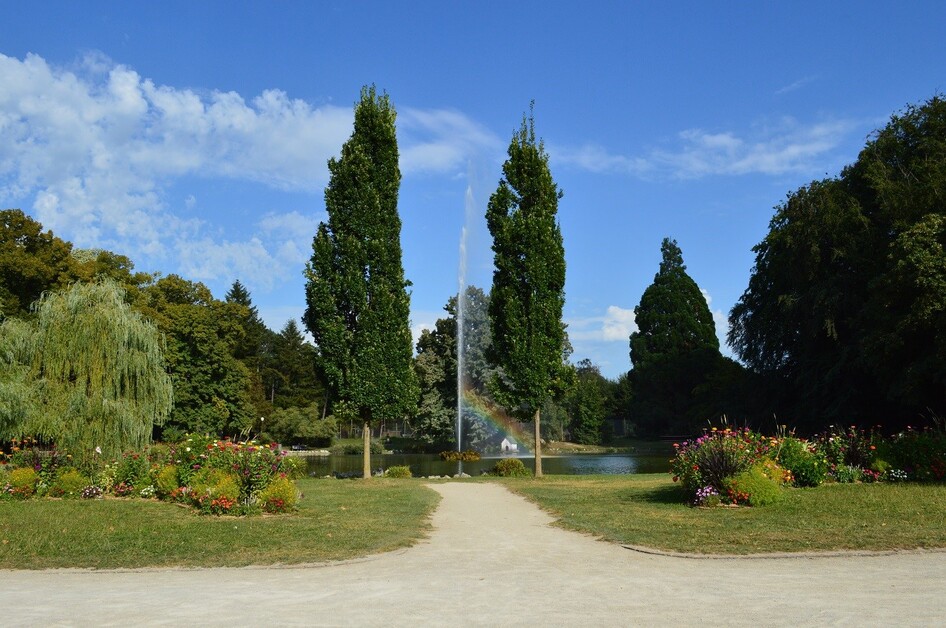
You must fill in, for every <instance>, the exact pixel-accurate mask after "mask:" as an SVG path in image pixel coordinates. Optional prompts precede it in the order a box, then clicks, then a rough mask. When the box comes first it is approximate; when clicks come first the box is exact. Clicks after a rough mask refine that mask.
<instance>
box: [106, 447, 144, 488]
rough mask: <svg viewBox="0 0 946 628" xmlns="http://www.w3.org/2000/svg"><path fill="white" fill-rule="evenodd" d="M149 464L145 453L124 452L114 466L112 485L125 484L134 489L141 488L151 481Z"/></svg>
mask: <svg viewBox="0 0 946 628" xmlns="http://www.w3.org/2000/svg"><path fill="white" fill-rule="evenodd" d="M150 466H151V465H150V464H149V462H148V457H147V456H146V455H143V454H140V453H137V452H128V453H126V454H124V455H123V456H122V457H121V458H120V459H119V460H118V462H117V464H116V466H115V473H114V476H113V479H112V482H113V485H118V484H125V485H127V486H129V487H131V488H132V490H134V489H138V490H140V489H142V488H144V487H145V486H148V485H149V484H150V483H151V478H150V476H149V473H148V472H149V470H150Z"/></svg>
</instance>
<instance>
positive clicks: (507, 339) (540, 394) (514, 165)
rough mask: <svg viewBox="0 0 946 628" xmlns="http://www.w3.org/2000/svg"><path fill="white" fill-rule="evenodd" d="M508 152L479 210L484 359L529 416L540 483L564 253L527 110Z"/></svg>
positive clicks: (510, 402) (560, 369) (562, 342)
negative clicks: (485, 303) (489, 276)
mask: <svg viewBox="0 0 946 628" xmlns="http://www.w3.org/2000/svg"><path fill="white" fill-rule="evenodd" d="M508 154H509V158H508V159H507V160H506V162H505V163H504V164H503V178H502V179H500V181H499V187H498V188H497V189H496V192H495V193H493V195H492V196H491V197H490V199H489V204H488V207H487V211H486V222H487V225H488V226H489V231H490V233H491V234H492V236H493V253H494V264H495V267H496V269H495V271H494V272H493V288H492V292H491V293H490V303H489V316H490V322H491V324H492V338H493V344H492V347H491V349H490V351H489V358H490V362H491V363H492V364H494V365H495V366H497V367H499V368H500V369H501V372H499V373H496V374H495V375H494V376H493V379H492V384H493V385H492V389H493V394H494V396H495V397H496V398H497V400H499V401H500V402H501V403H503V404H504V405H505V406H507V407H508V408H511V409H513V410H514V411H517V412H518V413H520V414H526V413H532V416H533V421H534V422H535V475H536V477H541V475H542V441H541V437H540V434H541V432H540V420H541V408H542V404H543V402H545V401H546V400H547V399H549V398H550V397H552V395H553V391H554V389H555V387H556V384H557V383H558V382H560V381H561V380H562V379H563V378H564V377H565V373H566V367H565V361H564V354H565V350H566V346H567V341H566V337H565V327H564V325H563V324H562V307H563V306H564V304H565V249H564V246H563V245H562V232H561V229H560V228H559V225H558V222H557V221H556V219H555V216H556V213H557V211H558V200H559V199H560V198H561V197H562V193H561V191H560V190H559V189H558V186H556V185H555V182H554V181H553V180H552V173H551V172H550V171H549V157H548V154H547V153H546V152H545V146H544V144H543V142H541V141H539V142H538V143H537V142H536V139H535V120H534V118H533V115H532V109H531V107H530V112H529V117H528V118H526V117H525V116H523V120H522V126H521V127H520V128H519V130H518V131H517V132H516V133H515V134H514V135H513V137H512V141H511V142H510V144H509V153H508Z"/></svg>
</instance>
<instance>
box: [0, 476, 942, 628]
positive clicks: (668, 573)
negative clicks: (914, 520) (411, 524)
mask: <svg viewBox="0 0 946 628" xmlns="http://www.w3.org/2000/svg"><path fill="white" fill-rule="evenodd" d="M432 488H433V489H434V490H436V491H438V492H439V493H440V494H441V495H442V496H443V501H442V502H441V504H440V507H439V508H438V509H437V511H436V512H435V513H434V515H433V526H434V531H433V533H432V534H431V536H430V538H429V539H428V540H427V541H424V542H422V543H420V544H419V545H417V546H415V547H413V548H410V549H406V550H400V551H397V552H392V553H389V554H383V555H379V556H372V557H369V558H365V559H361V560H355V561H350V562H345V563H335V564H330V565H322V566H306V567H291V568H289V567H287V568H246V569H195V570H183V569H171V570H136V571H86V570H55V571H0V613H2V616H0V625H4V626H32V625H42V626H56V625H59V626H69V625H81V626H92V625H95V626H107V625H113V626H118V625H121V626H127V625H173V626H183V625H254V626H256V625H258V626H269V625H318V626H447V625H459V626H500V625H502V626H510V625H527V624H528V625H537V626H616V625H624V626H628V625H636V626H665V625H674V626H680V625H701V626H707V625H720V626H741V625H746V626H750V625H751V626H760V625H773V626H774V625H782V626H824V625H843V626H894V625H911V626H917V625H919V626H925V625H930V626H932V625H946V553H943V552H909V553H900V554H890V555H883V556H830V557H803V558H799V557H793V558H756V559H748V560H747V559H738V558H732V559H713V560H694V559H687V558H678V557H670V556H660V555H651V554H644V553H640V552H636V551H633V550H629V549H625V548H622V547H620V546H617V545H612V544H608V543H604V542H600V541H596V540H594V539H592V538H590V537H587V536H584V535H581V534H576V533H574V532H568V531H565V530H561V529H559V528H555V527H552V526H550V525H549V524H550V523H551V522H552V519H551V518H550V517H549V516H548V515H546V514H545V513H543V512H542V511H540V510H539V509H537V508H536V507H535V506H533V505H532V504H530V503H529V502H527V501H526V500H525V499H523V498H521V497H519V496H516V495H513V494H512V493H510V492H509V491H507V490H506V489H505V488H503V487H502V486H499V485H497V484H490V483H461V482H455V483H446V484H436V485H432Z"/></svg>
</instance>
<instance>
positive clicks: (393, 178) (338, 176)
mask: <svg viewBox="0 0 946 628" xmlns="http://www.w3.org/2000/svg"><path fill="white" fill-rule="evenodd" d="M395 117H396V114H395V111H394V107H393V106H392V105H391V102H390V100H389V98H388V96H387V94H381V95H379V94H378V93H377V92H376V91H375V88H374V87H373V86H372V87H365V88H362V91H361V100H360V101H359V102H358V104H356V105H355V126H354V131H353V132H352V135H351V137H350V138H349V139H348V141H347V142H345V144H344V145H343V146H342V152H341V157H340V158H338V159H334V158H333V159H331V160H329V164H328V165H329V174H330V179H329V183H328V186H327V187H326V189H325V207H326V210H327V212H328V222H327V223H322V224H320V225H319V230H318V233H317V234H316V236H315V240H314V241H313V244H312V249H313V253H312V258H311V260H310V262H309V263H308V265H307V266H306V271H305V274H306V278H307V283H306V303H307V308H306V312H305V316H304V318H303V321H304V323H305V325H306V328H307V329H308V330H309V332H311V334H312V336H313V338H314V339H315V344H316V365H317V367H318V370H319V372H320V374H321V375H322V377H323V379H324V381H325V382H326V383H327V384H328V386H329V388H330V389H331V391H332V392H333V398H334V399H335V400H336V402H341V406H339V407H337V408H336V410H338V409H342V408H348V409H349V411H350V412H352V413H354V414H357V416H358V417H359V418H360V420H361V421H362V424H363V426H364V441H365V453H364V461H365V462H364V475H365V477H370V474H371V469H370V457H369V449H370V437H371V426H372V423H373V422H375V421H378V420H384V419H399V418H402V417H403V416H405V415H407V414H409V413H410V412H411V411H412V410H413V409H414V407H415V406H416V400H417V395H418V387H417V383H416V378H415V376H414V371H413V369H412V368H411V361H412V346H411V332H410V324H409V315H410V296H409V293H408V291H407V288H408V287H409V286H410V282H408V281H406V280H405V279H404V270H403V267H402V264H401V220H400V217H399V216H398V210H397V200H398V189H399V187H400V181H401V173H400V169H399V167H398V149H397V138H396V135H395V126H394V122H395ZM336 414H338V412H337V411H336Z"/></svg>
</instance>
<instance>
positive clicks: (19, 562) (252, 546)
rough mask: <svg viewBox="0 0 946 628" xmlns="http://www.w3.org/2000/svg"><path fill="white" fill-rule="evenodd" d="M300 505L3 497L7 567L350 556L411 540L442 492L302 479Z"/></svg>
mask: <svg viewBox="0 0 946 628" xmlns="http://www.w3.org/2000/svg"><path fill="white" fill-rule="evenodd" d="M298 486H299V488H300V489H301V490H302V492H303V499H302V501H301V503H300V508H299V511H298V512H297V513H294V514H290V515H278V516H276V515H273V516H269V515H267V516H254V517H213V516H201V515H199V514H196V513H195V512H194V511H193V510H191V509H187V508H182V507H179V506H176V505H174V504H168V503H162V502H157V501H149V500H118V499H104V500H49V499H37V500H30V501H23V502H11V501H4V502H0V568H3V569H45V568H55V567H90V568H117V567H129V568H131V567H172V566H181V567H223V566H226V567H239V566H245V565H273V564H293V563H308V562H321V561H332V560H342V559H346V558H353V557H357V556H365V555H368V554H375V553H378V552H385V551H389V550H393V549H397V548H400V547H405V546H409V545H411V544H413V543H415V542H416V541H417V540H418V539H420V538H422V537H423V536H424V535H426V534H427V532H428V530H429V529H430V524H429V515H430V513H431V512H432V511H433V509H434V508H435V507H436V505H437V503H439V500H440V497H439V495H438V494H437V493H436V492H435V491H432V490H430V489H428V488H425V487H424V486H423V485H421V484H420V483H419V482H411V481H410V480H387V479H373V480H371V481H367V482H366V481H342V480H313V479H304V480H300V481H299V482H298Z"/></svg>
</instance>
